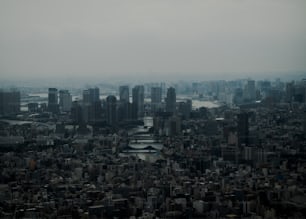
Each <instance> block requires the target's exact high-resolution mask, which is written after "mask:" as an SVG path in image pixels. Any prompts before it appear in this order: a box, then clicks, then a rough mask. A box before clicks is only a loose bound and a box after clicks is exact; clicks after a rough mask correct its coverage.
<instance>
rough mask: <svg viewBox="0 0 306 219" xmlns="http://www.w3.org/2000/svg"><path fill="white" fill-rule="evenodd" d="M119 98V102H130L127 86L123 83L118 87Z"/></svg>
mask: <svg viewBox="0 0 306 219" xmlns="http://www.w3.org/2000/svg"><path fill="white" fill-rule="evenodd" d="M119 98H120V102H130V91H129V86H126V85H125V86H120V87H119Z"/></svg>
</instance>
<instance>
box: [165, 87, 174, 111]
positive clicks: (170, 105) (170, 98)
mask: <svg viewBox="0 0 306 219" xmlns="http://www.w3.org/2000/svg"><path fill="white" fill-rule="evenodd" d="M175 111H176V93H175V89H174V88H173V87H170V88H168V90H167V97H166V112H171V113H174V112H175Z"/></svg>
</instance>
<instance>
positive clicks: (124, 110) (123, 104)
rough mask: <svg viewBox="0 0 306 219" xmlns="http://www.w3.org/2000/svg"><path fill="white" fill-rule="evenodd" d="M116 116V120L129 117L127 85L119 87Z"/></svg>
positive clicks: (119, 120) (123, 119)
mask: <svg viewBox="0 0 306 219" xmlns="http://www.w3.org/2000/svg"><path fill="white" fill-rule="evenodd" d="M119 98H120V102H119V104H118V117H117V121H118V122H121V121H125V120H128V119H130V92H129V86H120V87H119Z"/></svg>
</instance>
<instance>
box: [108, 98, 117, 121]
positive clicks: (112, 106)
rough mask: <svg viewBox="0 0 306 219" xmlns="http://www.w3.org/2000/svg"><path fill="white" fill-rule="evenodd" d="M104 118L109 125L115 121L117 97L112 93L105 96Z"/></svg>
mask: <svg viewBox="0 0 306 219" xmlns="http://www.w3.org/2000/svg"><path fill="white" fill-rule="evenodd" d="M106 120H107V123H108V124H109V125H111V126H114V125H116V123H117V99H116V97H115V96H113V95H110V96H108V97H107V98H106Z"/></svg>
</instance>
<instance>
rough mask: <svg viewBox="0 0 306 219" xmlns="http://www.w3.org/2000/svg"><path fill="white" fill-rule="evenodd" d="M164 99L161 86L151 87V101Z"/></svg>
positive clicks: (157, 101)
mask: <svg viewBox="0 0 306 219" xmlns="http://www.w3.org/2000/svg"><path fill="white" fill-rule="evenodd" d="M161 101H162V89H161V87H152V88H151V103H161Z"/></svg>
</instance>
